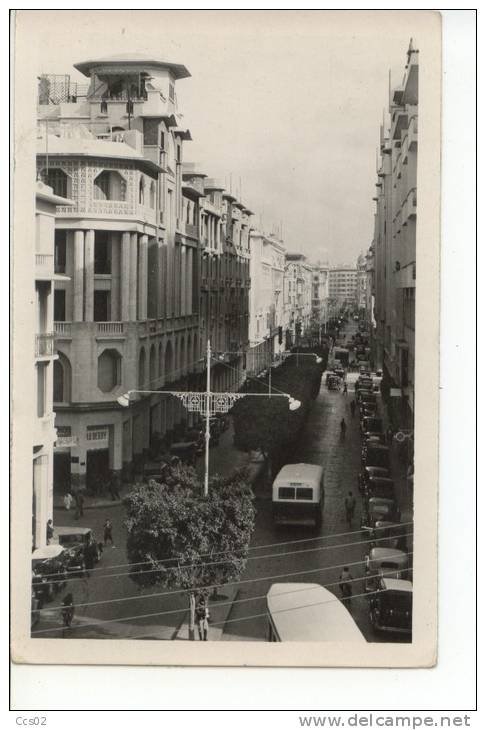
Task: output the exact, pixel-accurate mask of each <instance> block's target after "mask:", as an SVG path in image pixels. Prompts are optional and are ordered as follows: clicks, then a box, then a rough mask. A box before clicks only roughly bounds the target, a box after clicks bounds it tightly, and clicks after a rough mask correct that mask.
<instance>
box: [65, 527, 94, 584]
mask: <svg viewBox="0 0 486 730" xmlns="http://www.w3.org/2000/svg"><path fill="white" fill-rule="evenodd" d="M54 535H55V537H57V538H58V540H59V544H60V545H62V546H63V547H64V548H65V550H66V554H67V566H66V567H67V571H68V572H69V573H82V572H84V571H85V569H86V562H85V558H86V551H87V549H91V550H92V555H93V562H94V563H97V562H99V560H100V559H101V554H102V552H103V547H102V545H101V543H98V542H96V538H95V536H94V533H93V530H92V529H91V527H56V528H55V530H54Z"/></svg>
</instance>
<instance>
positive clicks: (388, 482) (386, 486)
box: [363, 477, 396, 499]
mask: <svg viewBox="0 0 486 730" xmlns="http://www.w3.org/2000/svg"><path fill="white" fill-rule="evenodd" d="M363 496H364V498H365V499H370V498H371V497H383V498H384V499H396V495H395V482H394V481H393V479H390V478H389V477H371V479H368V481H367V482H366V485H365V487H364V489H363Z"/></svg>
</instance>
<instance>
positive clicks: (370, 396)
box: [356, 383, 376, 403]
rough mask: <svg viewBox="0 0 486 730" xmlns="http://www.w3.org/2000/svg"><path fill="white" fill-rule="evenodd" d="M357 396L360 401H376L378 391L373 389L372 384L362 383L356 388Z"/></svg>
mask: <svg viewBox="0 0 486 730" xmlns="http://www.w3.org/2000/svg"><path fill="white" fill-rule="evenodd" d="M356 398H357V400H358V401H359V403H363V402H368V403H376V393H375V392H374V390H373V387H372V384H371V383H370V384H368V383H362V384H361V385H359V386H358V389H357V390H356Z"/></svg>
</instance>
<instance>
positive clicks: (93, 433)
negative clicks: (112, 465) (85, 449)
mask: <svg viewBox="0 0 486 730" xmlns="http://www.w3.org/2000/svg"><path fill="white" fill-rule="evenodd" d="M86 441H108V429H107V428H89V429H88V430H87V431H86Z"/></svg>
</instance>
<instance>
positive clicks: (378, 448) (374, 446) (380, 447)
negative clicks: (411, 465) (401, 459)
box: [369, 441, 390, 451]
mask: <svg viewBox="0 0 486 730" xmlns="http://www.w3.org/2000/svg"><path fill="white" fill-rule="evenodd" d="M369 448H370V449H373V451H390V447H389V446H385V444H378V443H377V442H376V441H372V442H371V443H370V445H369Z"/></svg>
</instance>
